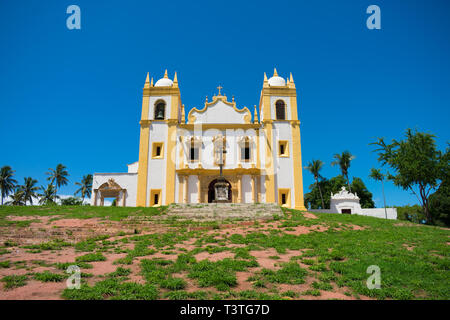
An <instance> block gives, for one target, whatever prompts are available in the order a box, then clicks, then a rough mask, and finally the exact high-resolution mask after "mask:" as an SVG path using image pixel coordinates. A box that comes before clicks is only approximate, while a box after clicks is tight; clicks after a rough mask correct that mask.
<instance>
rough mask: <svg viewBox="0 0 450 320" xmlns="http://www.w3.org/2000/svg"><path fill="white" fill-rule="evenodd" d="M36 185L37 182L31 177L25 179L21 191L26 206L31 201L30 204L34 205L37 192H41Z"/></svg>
mask: <svg viewBox="0 0 450 320" xmlns="http://www.w3.org/2000/svg"><path fill="white" fill-rule="evenodd" d="M36 183H37V180H35V179H33V178H31V177H26V178H24V184H23V185H22V186H20V189H21V190H22V191H23V196H24V201H25V204H27V201H30V204H31V205H33V198H36V191H38V190H39V187H37V186H36Z"/></svg>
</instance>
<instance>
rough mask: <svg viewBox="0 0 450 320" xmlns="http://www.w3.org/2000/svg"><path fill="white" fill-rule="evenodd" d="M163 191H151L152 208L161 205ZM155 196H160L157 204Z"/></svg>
mask: <svg viewBox="0 0 450 320" xmlns="http://www.w3.org/2000/svg"><path fill="white" fill-rule="evenodd" d="M161 193H162V190H161V189H151V190H150V206H151V207H156V206H160V205H161ZM155 195H158V203H155Z"/></svg>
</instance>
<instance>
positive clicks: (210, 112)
mask: <svg viewBox="0 0 450 320" xmlns="http://www.w3.org/2000/svg"><path fill="white" fill-rule="evenodd" d="M250 121H251V113H250V110H249V109H248V108H246V107H244V108H242V109H238V108H237V107H236V102H234V100H233V101H232V102H229V101H227V97H226V96H214V97H213V101H211V102H208V101H206V102H205V107H204V108H203V109H201V110H199V109H197V108H193V109H192V110H191V111H190V112H189V115H188V123H191V124H200V123H201V124H206V123H209V124H231V123H237V124H245V123H250Z"/></svg>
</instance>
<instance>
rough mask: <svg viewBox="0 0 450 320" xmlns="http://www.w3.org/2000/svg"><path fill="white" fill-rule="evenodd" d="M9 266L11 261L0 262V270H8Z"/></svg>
mask: <svg viewBox="0 0 450 320" xmlns="http://www.w3.org/2000/svg"><path fill="white" fill-rule="evenodd" d="M10 266H11V261H9V260H5V261H0V268H9V267H10Z"/></svg>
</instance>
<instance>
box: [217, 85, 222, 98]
mask: <svg viewBox="0 0 450 320" xmlns="http://www.w3.org/2000/svg"><path fill="white" fill-rule="evenodd" d="M217 89H219V96H220V90H222V89H223V87H221V86H220V85H219V86H218V87H217Z"/></svg>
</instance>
